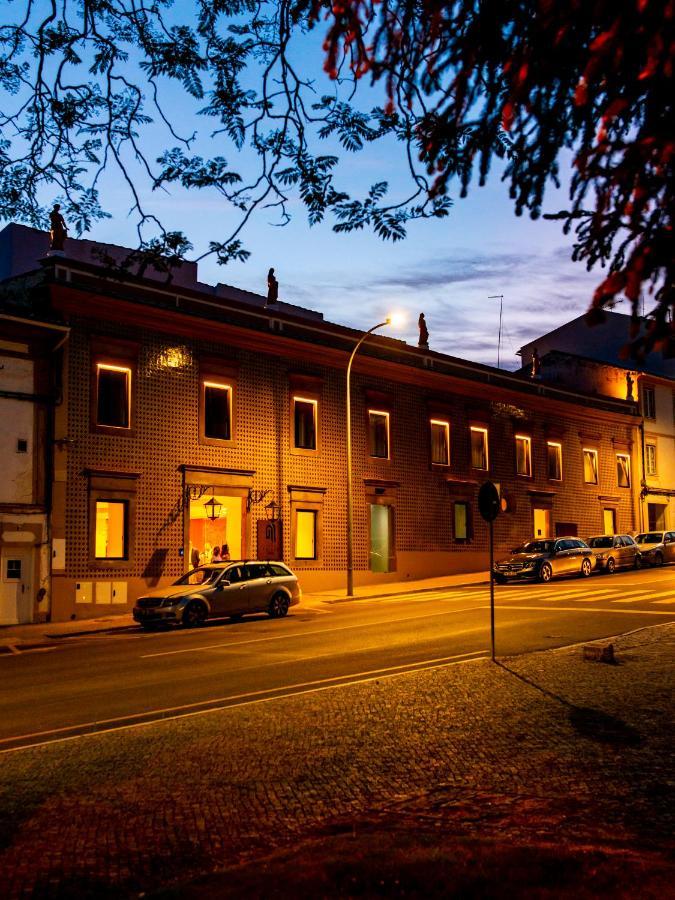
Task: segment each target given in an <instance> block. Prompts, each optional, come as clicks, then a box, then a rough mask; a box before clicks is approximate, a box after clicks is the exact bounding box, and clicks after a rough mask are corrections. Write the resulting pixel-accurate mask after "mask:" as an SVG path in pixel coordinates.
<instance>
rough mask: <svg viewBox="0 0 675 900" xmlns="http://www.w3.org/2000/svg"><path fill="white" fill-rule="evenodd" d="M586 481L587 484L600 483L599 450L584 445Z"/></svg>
mask: <svg viewBox="0 0 675 900" xmlns="http://www.w3.org/2000/svg"><path fill="white" fill-rule="evenodd" d="M584 481H585V482H586V484H597V483H598V451H597V450H589V449H587V448H586V447H584Z"/></svg>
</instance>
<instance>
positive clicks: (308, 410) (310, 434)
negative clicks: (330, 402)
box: [293, 397, 318, 450]
mask: <svg viewBox="0 0 675 900" xmlns="http://www.w3.org/2000/svg"><path fill="white" fill-rule="evenodd" d="M317 406H318V403H317V401H316V400H310V399H308V398H307V397H293V446H294V447H295V448H296V449H297V450H316V414H317Z"/></svg>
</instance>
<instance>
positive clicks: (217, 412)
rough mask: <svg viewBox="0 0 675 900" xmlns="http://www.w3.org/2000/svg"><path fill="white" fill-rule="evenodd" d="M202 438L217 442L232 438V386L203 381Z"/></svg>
mask: <svg viewBox="0 0 675 900" xmlns="http://www.w3.org/2000/svg"><path fill="white" fill-rule="evenodd" d="M202 386H203V391H204V437H205V438H210V439H212V440H217V441H229V440H231V438H232V386H231V385H229V384H220V383H219V382H217V381H203V382H202Z"/></svg>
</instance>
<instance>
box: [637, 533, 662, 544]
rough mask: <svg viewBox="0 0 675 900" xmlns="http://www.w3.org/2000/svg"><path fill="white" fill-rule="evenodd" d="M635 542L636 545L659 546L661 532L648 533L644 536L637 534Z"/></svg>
mask: <svg viewBox="0 0 675 900" xmlns="http://www.w3.org/2000/svg"><path fill="white" fill-rule="evenodd" d="M635 540H636V541H637V542H638V544H660V543H661V541H662V540H663V532H661V531H649V532H647V533H646V534H638V536H637V537H636V538H635Z"/></svg>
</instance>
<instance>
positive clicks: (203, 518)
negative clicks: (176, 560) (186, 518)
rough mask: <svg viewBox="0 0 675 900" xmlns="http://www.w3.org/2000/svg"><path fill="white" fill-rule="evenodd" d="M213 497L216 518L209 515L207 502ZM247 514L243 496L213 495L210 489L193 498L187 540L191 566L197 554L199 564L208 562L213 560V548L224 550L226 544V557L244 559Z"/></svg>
mask: <svg viewBox="0 0 675 900" xmlns="http://www.w3.org/2000/svg"><path fill="white" fill-rule="evenodd" d="M212 498H213V500H214V501H215V503H216V506H214V507H211V509H215V510H217V512H218V516H217V518H216V519H210V518H209V515H208V513H209V508H207V507H206V506H205V503H208V502H210V501H211V499H212ZM245 515H246V513H245V507H244V498H243V497H233V496H229V495H227V494H218V493H214V494H211V491H207V493H206V494H204V496H203V497H200V498H199V500H191V501H190V531H189V543H188V565H189V566H190V568H192V567H193V565H194V561H196V558H197V555H199V565H200V566H203V565H208V564H209V563H210V562H211V557H212V554H213V548H214V547H220V548H221V550H222V549H223V548H224V547H226V548H227V551H226V552H227V554H228V555H227V556H226V559H243V558H244V554H245V553H246V548H245V546H244V534H245V528H244V526H245V521H244V517H245ZM193 558H194V559H193Z"/></svg>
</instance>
